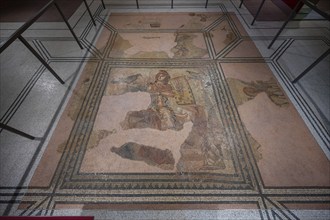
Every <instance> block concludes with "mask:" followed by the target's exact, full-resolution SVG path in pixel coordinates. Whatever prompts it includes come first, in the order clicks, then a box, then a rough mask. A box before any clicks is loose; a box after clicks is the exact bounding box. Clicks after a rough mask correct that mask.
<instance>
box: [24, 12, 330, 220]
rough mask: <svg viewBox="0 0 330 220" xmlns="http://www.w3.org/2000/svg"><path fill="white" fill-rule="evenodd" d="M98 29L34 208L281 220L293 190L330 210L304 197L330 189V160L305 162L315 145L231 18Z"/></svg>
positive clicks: (44, 165)
mask: <svg viewBox="0 0 330 220" xmlns="http://www.w3.org/2000/svg"><path fill="white" fill-rule="evenodd" d="M103 25H104V27H105V29H104V30H103V32H102V34H101V35H100V38H99V41H98V42H97V53H96V55H95V57H93V58H91V60H90V62H89V63H88V64H87V65H86V67H85V69H84V72H83V74H82V75H81V78H80V80H79V82H78V84H77V86H76V88H75V90H74V92H73V95H72V97H71V99H70V101H69V103H68V105H67V108H66V109H65V111H64V112H63V115H62V117H61V119H60V122H59V123H58V126H57V129H56V131H55V132H54V135H53V137H52V139H51V140H50V143H49V145H48V147H47V149H46V151H45V153H44V155H43V158H42V160H41V162H40V165H39V166H38V168H37V170H36V173H35V175H34V177H33V179H32V180H31V189H30V190H29V192H28V193H27V194H26V195H25V197H24V202H25V203H33V205H32V206H31V207H30V209H31V210H33V209H35V208H36V207H42V208H46V209H57V208H59V207H60V208H70V207H75V205H77V204H78V205H82V206H84V207H88V208H91V209H93V208H95V206H93V205H95V204H96V205H99V204H102V205H104V207H106V208H109V207H110V208H111V207H113V206H114V205H118V206H120V205H122V206H123V207H125V208H127V209H129V208H132V207H131V206H135V205H136V206H135V208H136V207H137V208H139V207H140V206H139V205H141V204H144V205H145V204H149V205H151V206H152V207H153V208H157V207H159V206H158V205H160V204H166V205H168V204H172V205H173V204H188V206H189V208H194V207H196V206H197V207H199V206H200V205H202V204H203V205H206V206H208V207H211V205H210V204H216V205H217V208H220V207H222V208H226V207H229V206H230V207H232V206H235V207H237V208H253V209H269V208H271V209H276V210H277V209H282V208H283V207H285V205H284V203H282V201H289V202H290V201H291V202H292V201H293V200H292V198H293V197H291V196H292V195H296V194H297V191H295V190H296V189H294V187H298V188H299V187H300V188H299V190H303V192H304V193H306V195H307V194H308V197H309V198H311V199H312V200H313V204H316V206H317V205H318V204H319V203H322V202H324V198H323V197H322V195H323V194H324V193H325V191H326V188H325V190H323V191H317V192H315V191H313V189H310V188H309V187H319V186H321V187H328V186H329V183H328V181H327V179H328V177H329V173H326V172H324V170H326V169H323V168H324V167H326V166H327V165H328V164H329V162H328V161H326V160H324V158H321V157H319V159H318V160H317V161H316V160H315V161H312V160H311V159H309V157H308V153H306V152H309V151H308V150H306V149H309V148H310V147H311V146H317V143H316V142H315V140H314V139H313V138H312V136H311V134H310V133H308V130H307V128H306V126H305V125H304V123H303V121H302V120H301V118H300V117H299V114H298V113H297V112H296V110H295V108H294V106H293V105H292V104H291V103H290V101H289V99H288V98H287V97H286V95H285V94H284V92H283V90H282V89H281V87H280V85H279V84H278V83H277V81H276V79H275V78H274V77H273V76H272V73H271V71H270V69H269V67H268V66H267V64H266V63H265V60H264V59H263V58H262V57H261V56H260V54H259V52H258V51H257V49H256V47H255V45H254V43H253V41H251V39H250V38H249V36H248V35H247V33H246V32H245V31H244V29H243V28H242V26H241V25H240V23H239V21H238V20H237V18H236V17H235V16H234V15H232V14H230V13H221V14H219V13H172V14H170V15H169V14H166V13H159V14H154V13H133V14H121V13H118V14H116V13H114V14H111V16H110V17H109V20H108V21H107V22H104V23H103ZM90 49H91V50H95V48H90ZM301 137H303V138H301ZM293 140H294V141H293ZM283 152H285V153H283ZM309 153H310V152H309ZM290 158H296V159H297V158H298V159H299V158H304V166H293V165H292V164H291V159H290ZM298 159H297V160H298ZM311 164H313V166H310V165H311ZM316 164H319V166H318V167H319V168H320V169H317V170H314V168H313V167H314V166H316ZM291 165H292V166H291ZM287 167H292V169H287ZM322 167H323V168H322ZM321 168H322V169H321ZM307 170H308V172H307ZM311 176H312V177H313V178H310V177H311ZM305 179H307V180H306V181H305ZM286 187H288V188H289V189H287V188H286ZM303 187H306V188H303ZM40 189H41V191H40ZM291 193H292V194H291ZM275 194H276V195H277V196H278V197H274V196H273V195H275ZM302 195H304V194H302ZM40 197H42V199H40ZM306 197H307V196H306ZM304 199H305V197H304ZM295 201H296V200H295ZM308 201H310V200H308ZM307 203H308V202H307V200H306V204H307ZM192 204H195V205H196V206H194V205H192ZM308 205H310V204H308ZM21 207H23V206H21ZM160 208H164V207H160ZM279 213H280V214H276V215H282V214H283V213H282V214H281V212H279ZM263 214H264V213H263ZM266 215H268V214H265V215H264V216H266ZM288 215H291V214H290V213H289V214H288Z"/></svg>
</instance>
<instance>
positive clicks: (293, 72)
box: [0, 0, 330, 219]
mask: <svg viewBox="0 0 330 220" xmlns="http://www.w3.org/2000/svg"><path fill="white" fill-rule="evenodd" d="M105 2H106V3H107V1H105ZM90 3H91V9H92V11H93V14H94V16H95V17H96V24H97V25H96V26H93V24H92V22H91V21H90V17H89V16H88V14H87V12H86V11H85V7H84V5H81V6H80V7H79V8H78V10H77V11H76V12H75V13H74V14H73V16H72V17H71V18H70V19H69V22H70V24H71V25H72V26H73V27H74V31H75V33H76V34H77V35H78V36H79V38H80V39H81V43H82V44H83V46H84V47H85V49H83V50H81V49H80V48H79V46H78V45H77V43H76V42H75V41H74V40H73V38H72V36H71V34H70V32H69V31H68V30H67V28H66V26H65V24H64V23H63V22H48V23H47V22H37V23H35V24H34V25H33V26H31V27H30V28H29V29H28V30H27V31H26V32H25V33H24V34H23V36H24V37H25V38H26V39H27V40H28V41H29V42H30V43H31V44H32V45H33V47H34V48H35V49H36V50H37V51H38V52H39V53H40V54H41V55H42V57H43V58H44V59H46V60H47V61H48V63H49V64H50V66H51V67H52V68H53V69H54V70H55V71H56V72H57V73H58V74H59V75H60V76H61V77H62V79H64V81H65V84H64V85H62V84H60V83H59V82H58V81H57V80H56V79H55V78H54V77H53V76H52V75H51V74H50V73H49V71H48V70H47V69H45V67H44V66H42V65H41V64H40V63H39V61H38V60H37V59H36V58H35V57H34V56H33V55H32V54H31V53H30V52H29V51H28V50H27V49H26V48H25V47H24V45H22V43H20V42H19V41H15V42H14V43H13V44H12V45H11V46H10V47H8V48H7V49H6V50H5V52H3V53H2V54H1V57H0V64H1V65H0V68H1V71H0V74H1V75H0V77H1V78H0V79H1V80H0V83H1V91H0V92H1V93H0V96H1V98H0V101H1V109H0V116H1V123H4V124H7V125H10V126H12V127H14V128H17V129H19V130H21V131H24V132H26V133H28V134H31V135H33V136H35V137H36V139H35V140H29V139H27V138H24V137H21V136H18V135H16V134H13V133H11V132H8V131H6V130H2V131H1V133H0V145H1V146H0V151H1V154H0V163H1V168H0V195H1V196H0V197H1V198H0V199H1V204H0V210H1V214H2V215H17V214H22V213H20V211H17V207H18V205H19V203H20V202H21V201H22V200H23V194H24V193H26V192H27V188H28V186H29V183H30V180H31V178H32V176H33V174H34V171H35V170H36V168H37V167H38V165H39V162H40V160H41V158H42V155H43V153H44V152H45V149H46V146H47V144H48V142H49V140H50V138H51V136H52V134H53V131H54V129H55V128H56V125H57V124H58V121H59V119H60V116H61V114H62V112H63V111H64V108H65V106H66V104H67V103H68V101H69V98H70V97H71V96H72V94H73V93H74V91H73V90H72V88H74V87H75V85H76V84H77V81H78V79H79V77H80V75H81V74H82V71H83V69H84V67H85V66H86V65H87V64H89V63H91V62H93V61H94V60H96V59H97V58H98V57H99V56H100V45H97V44H96V42H97V39H99V38H101V37H102V35H101V33H102V30H103V28H104V26H105V25H106V24H105V23H104V21H106V20H107V19H108V16H109V15H110V14H111V13H112V12H154V11H155V9H150V8H148V7H146V8H142V7H141V8H140V9H139V10H137V9H134V8H131V9H126V8H120V7H118V6H117V7H115V8H114V9H113V8H111V7H109V6H110V5H109V4H107V5H106V6H107V7H106V9H105V10H104V9H103V8H102V5H101V4H100V1H91V2H90ZM238 5H239V1H231V0H226V1H221V3H219V4H212V5H211V6H210V7H209V8H207V9H204V8H202V7H193V8H183V7H180V8H174V9H170V8H166V7H159V9H157V10H156V11H158V12H234V13H235V14H236V15H237V17H238V19H239V20H240V21H241V23H242V24H243V26H244V28H245V30H246V31H247V32H248V34H249V36H250V37H251V39H252V40H253V41H254V43H255V44H256V46H257V47H258V49H259V52H260V53H261V54H262V56H263V58H264V60H265V63H266V64H267V65H268V66H269V68H270V69H271V70H272V72H273V74H274V76H275V77H276V79H277V80H278V82H279V83H280V85H281V86H282V88H283V89H284V91H285V92H286V94H287V96H288V97H289V98H290V100H291V102H292V103H293V104H294V106H295V107H296V109H297V111H298V112H299V114H300V116H301V117H302V118H303V120H304V122H305V123H306V125H307V126H308V128H309V130H310V132H311V133H312V134H313V136H314V138H315V140H316V141H317V143H318V144H319V146H320V149H322V150H323V152H324V154H325V155H326V157H327V158H330V151H329V146H330V139H329V127H330V123H329V120H330V118H329V117H330V114H329V113H330V99H329V94H330V73H329V67H330V66H329V63H330V62H329V59H330V57H329V56H328V57H326V58H325V59H324V60H323V61H322V62H320V63H319V64H318V65H317V66H315V67H314V68H313V69H312V70H311V71H310V72H309V73H308V74H307V75H306V76H305V77H304V78H302V79H301V80H300V81H299V82H298V83H296V84H293V83H291V80H292V79H293V78H294V77H295V76H297V75H298V74H299V73H300V72H302V71H303V70H304V69H305V68H307V67H308V66H309V65H310V64H311V63H312V62H314V61H315V60H316V59H317V58H318V57H319V56H320V55H321V54H322V53H323V52H324V51H325V50H327V49H328V48H329V45H330V42H329V38H330V33H329V22H328V21H323V20H299V21H293V22H290V23H289V25H288V26H287V29H285V31H284V32H283V33H282V34H281V36H280V38H279V39H278V40H277V41H276V42H275V44H274V45H273V46H272V48H271V49H267V46H268V44H269V43H270V41H271V39H272V37H273V36H274V34H275V33H276V32H277V30H278V28H279V27H280V26H281V24H282V22H280V21H276V22H275V21H274V22H272V21H257V22H256V23H255V24H254V25H253V26H251V25H250V23H251V21H252V16H251V15H250V13H249V11H248V10H247V9H245V7H244V6H243V7H242V8H241V9H240V8H238ZM21 25H22V23H3V22H2V23H1V25H0V28H1V31H0V34H1V42H4V41H5V40H6V39H7V38H8V37H9V36H10V35H11V34H12V33H14V31H15V30H16V29H17V28H18V27H20V26H21ZM101 52H102V51H101ZM252 59H254V58H253V57H252V58H251V60H252ZM282 147H285V146H282ZM329 181H330V180H329ZM323 190H325V192H327V193H326V194H325V196H328V197H329V188H324V189H323ZM328 202H329V201H328ZM325 207H327V206H325ZM326 209H327V208H325V209H321V210H309V209H308V208H306V209H304V208H302V209H298V208H297V210H295V209H294V208H293V209H291V211H290V213H291V214H292V216H297V218H299V219H327V218H329V216H330V214H329V211H328V210H326ZM264 212H265V213H264ZM266 212H267V211H259V210H255V209H238V210H233V209H226V210H180V211H178V210H176V211H173V210H166V211H155V210H153V211H148V210H144V211H109V210H102V211H95V210H94V211H93V210H84V211H82V210H81V209H79V207H77V209H70V210H65V209H63V210H61V209H60V210H55V211H53V212H51V213H49V212H47V211H44V212H41V213H40V214H41V215H50V214H52V215H95V216H96V217H97V218H99V219H103V218H111V219H188V218H189V219H277V218H280V219H281V218H283V219H285V218H286V217H287V218H288V219H291V217H288V216H285V215H284V216H282V217H279V216H278V215H273V216H271V215H268V214H267V213H266ZM28 214H29V213H23V215H28ZM32 214H33V213H32Z"/></svg>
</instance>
